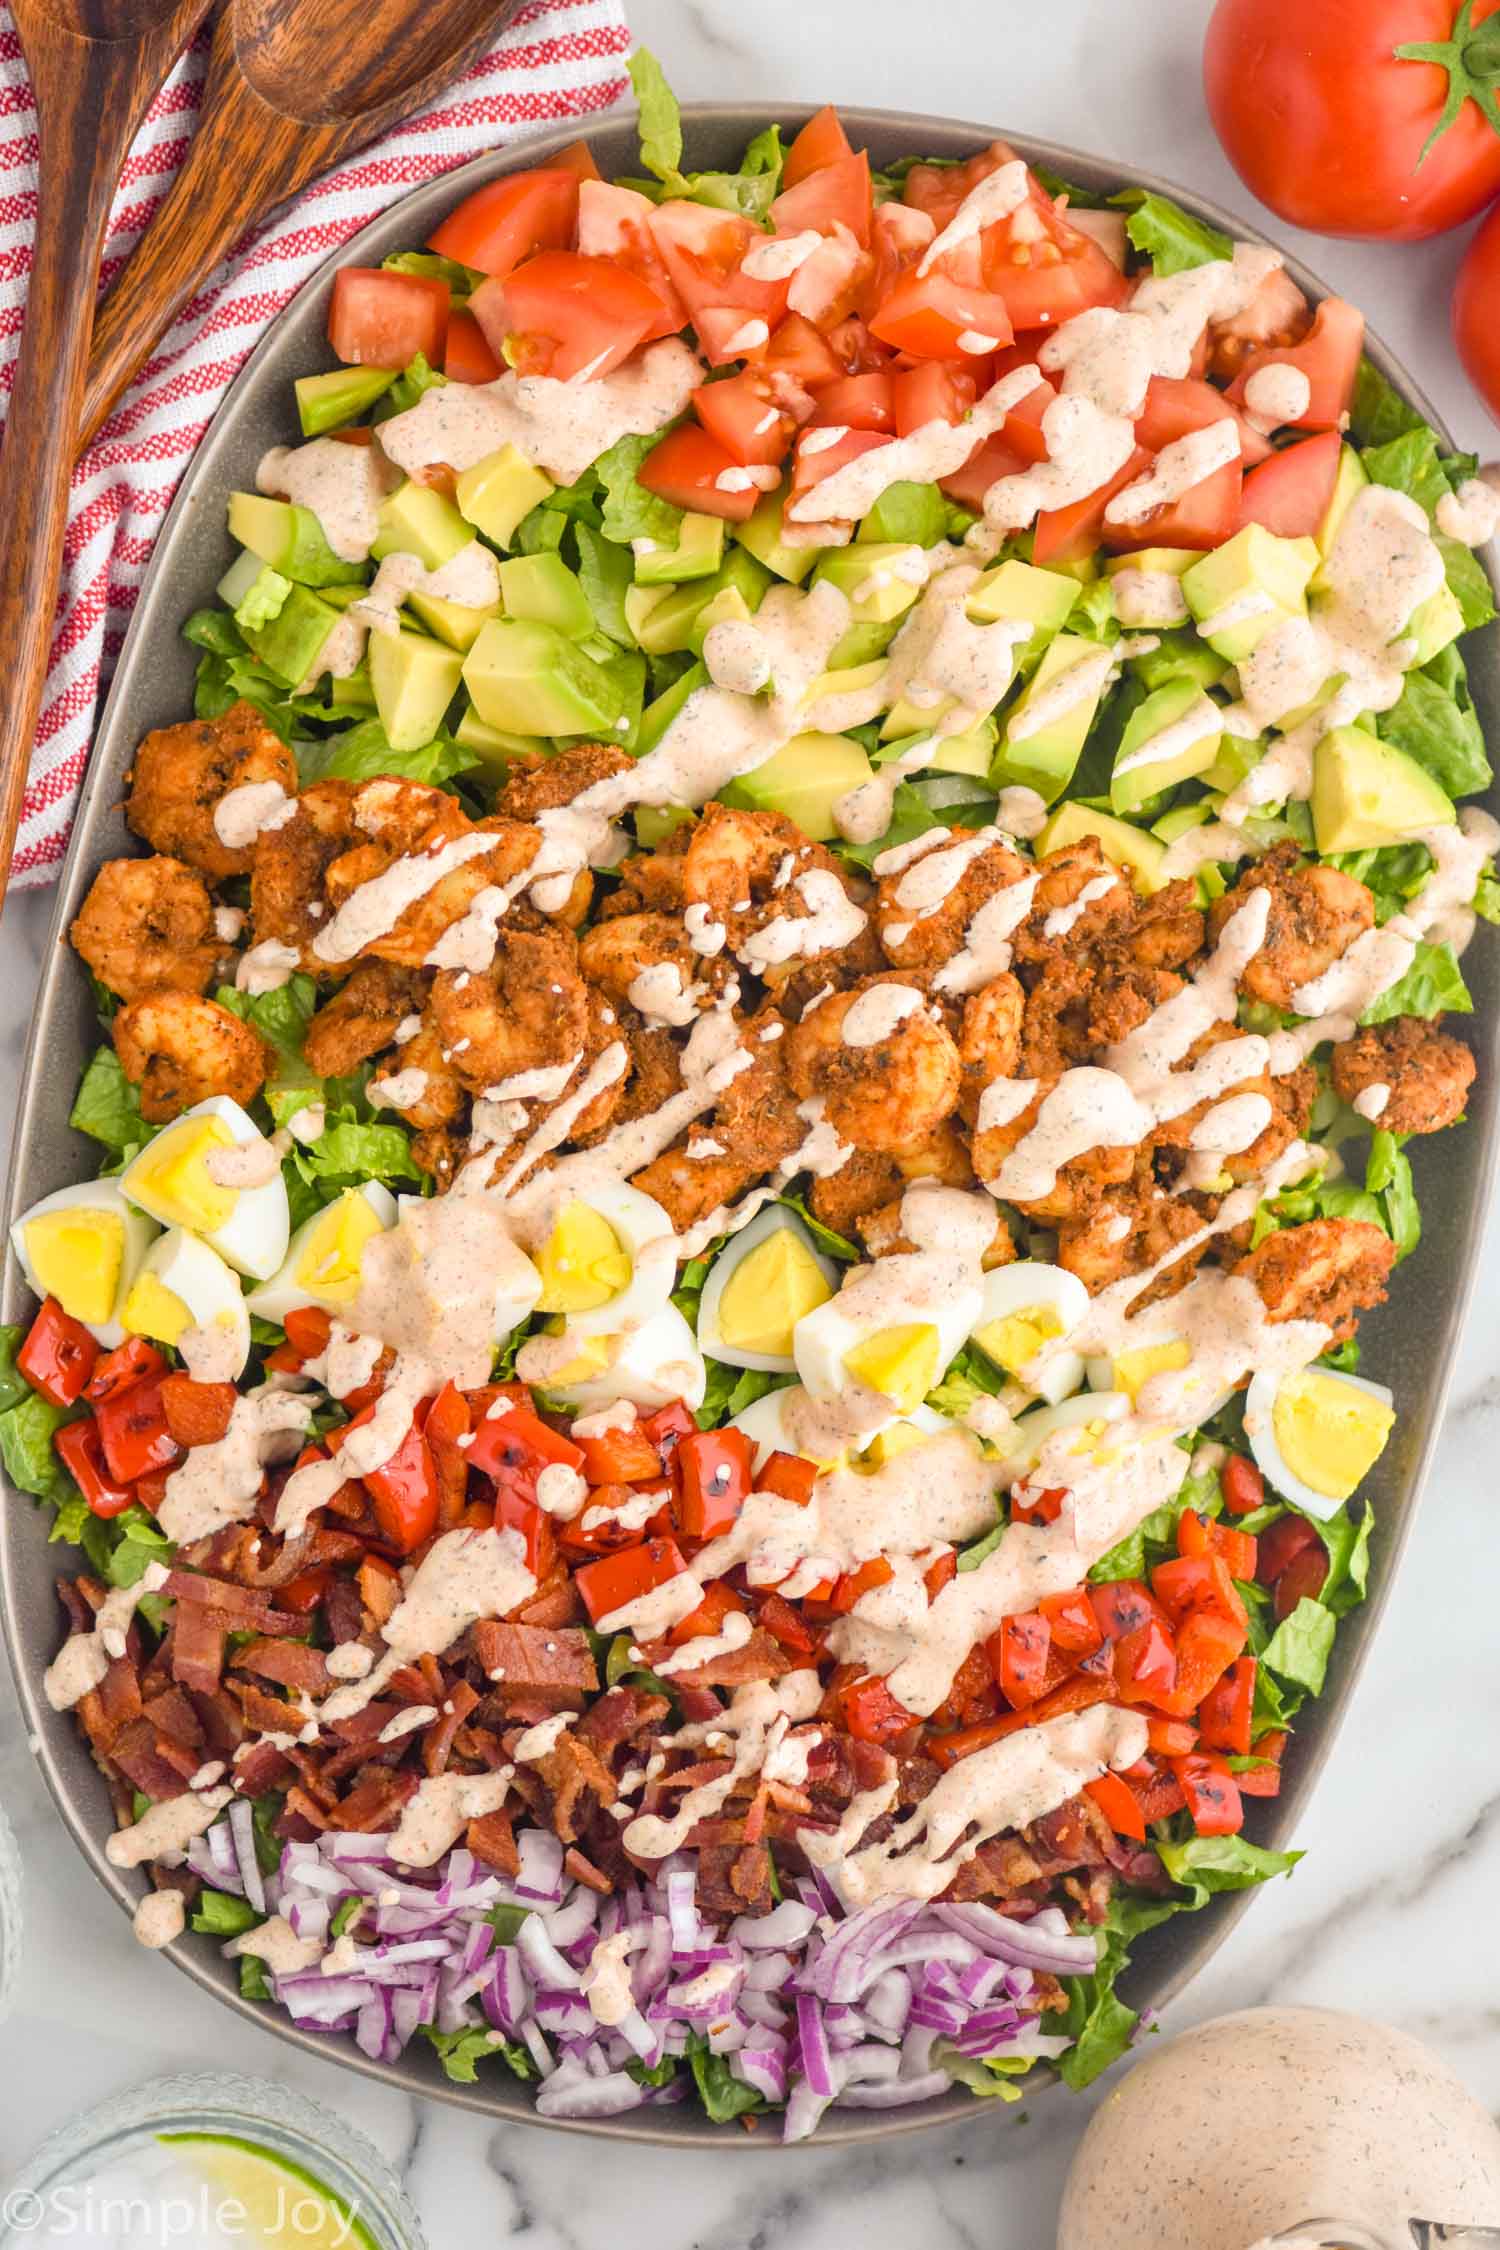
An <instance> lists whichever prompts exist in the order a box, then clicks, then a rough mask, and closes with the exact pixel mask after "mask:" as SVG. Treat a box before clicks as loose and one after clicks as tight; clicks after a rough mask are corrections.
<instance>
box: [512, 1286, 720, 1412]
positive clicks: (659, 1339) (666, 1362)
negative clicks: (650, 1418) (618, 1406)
mask: <svg viewBox="0 0 1500 2250" xmlns="http://www.w3.org/2000/svg"><path fill="white" fill-rule="evenodd" d="M566 1333H567V1337H568V1340H569V1342H570V1344H572V1345H574V1346H576V1354H575V1356H574V1357H573V1358H572V1359H571V1360H567V1361H565V1362H564V1364H563V1365H562V1366H561V1367H551V1366H549V1368H548V1371H547V1375H546V1380H545V1388H546V1390H547V1391H548V1393H549V1394H551V1395H555V1396H557V1397H559V1398H562V1399H565V1400H566V1401H567V1402H568V1404H569V1405H570V1406H581V1407H590V1406H610V1405H612V1404H613V1403H614V1401H615V1400H616V1399H621V1398H627V1399H629V1400H630V1401H631V1402H632V1404H633V1405H636V1406H640V1407H644V1408H646V1410H647V1411H648V1412H649V1411H650V1410H652V1409H653V1408H655V1407H658V1406H668V1405H670V1404H671V1402H672V1400H673V1399H676V1398H680V1399H682V1400H683V1401H684V1402H685V1404H686V1405H687V1406H688V1407H689V1408H697V1407H699V1406H701V1405H702V1404H703V1393H704V1390H705V1389H706V1387H707V1382H708V1371H707V1369H706V1368H705V1367H704V1364H703V1354H702V1353H701V1352H700V1351H699V1349H698V1346H697V1343H696V1341H695V1340H694V1336H693V1331H692V1329H691V1328H690V1327H689V1326H688V1324H687V1322H686V1320H685V1319H684V1318H683V1316H682V1314H681V1313H680V1312H679V1311H678V1310H677V1307H676V1306H675V1305H672V1304H667V1305H663V1306H662V1307H661V1309H660V1311H658V1312H654V1313H653V1314H652V1315H651V1317H650V1319H649V1320H646V1321H643V1322H642V1323H641V1325H640V1327H639V1328H630V1329H627V1330H626V1331H625V1333H624V1334H623V1335H619V1336H606V1335H601V1334H598V1333H590V1334H588V1335H579V1334H578V1333H577V1331H576V1330H575V1329H573V1328H572V1327H569V1329H568V1330H567V1331H566ZM523 1365H524V1360H523Z"/></svg>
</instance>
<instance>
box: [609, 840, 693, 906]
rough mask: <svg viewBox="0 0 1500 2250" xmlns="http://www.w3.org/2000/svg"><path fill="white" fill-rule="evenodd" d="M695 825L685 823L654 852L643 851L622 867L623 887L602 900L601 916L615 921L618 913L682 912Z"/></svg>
mask: <svg viewBox="0 0 1500 2250" xmlns="http://www.w3.org/2000/svg"><path fill="white" fill-rule="evenodd" d="M692 833H693V831H692V827H691V825H690V824H688V823H687V822H684V823H683V824H682V825H681V826H680V827H678V828H674V829H673V830H672V832H671V834H670V835H668V836H665V837H664V838H663V839H662V841H661V843H659V844H658V845H657V847H656V850H655V851H654V852H642V853H639V854H637V855H636V856H635V857H634V858H633V859H627V860H626V861H625V862H624V864H623V865H622V866H621V868H620V871H619V874H620V882H619V887H618V889H616V890H613V891H611V892H610V893H609V896H608V897H607V898H604V899H601V901H600V903H599V911H598V919H599V920H600V921H601V922H608V921H611V920H612V919H613V918H614V917H615V916H616V915H617V914H643V913H644V914H680V913H681V912H682V909H683V906H684V905H685V903H686V901H685V900H684V897H683V891H682V870H683V862H684V860H685V858H686V856H687V848H688V843H689V840H690V839H691V836H692Z"/></svg>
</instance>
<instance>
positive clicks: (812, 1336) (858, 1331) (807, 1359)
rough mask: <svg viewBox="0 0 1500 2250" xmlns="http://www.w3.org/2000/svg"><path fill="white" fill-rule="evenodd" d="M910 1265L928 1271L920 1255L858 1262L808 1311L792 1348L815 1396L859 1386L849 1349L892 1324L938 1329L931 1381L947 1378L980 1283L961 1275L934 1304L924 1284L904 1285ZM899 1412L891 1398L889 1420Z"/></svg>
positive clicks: (827, 1396)
mask: <svg viewBox="0 0 1500 2250" xmlns="http://www.w3.org/2000/svg"><path fill="white" fill-rule="evenodd" d="M905 1267H909V1268H910V1269H911V1271H912V1272H914V1273H918V1272H920V1273H922V1274H923V1275H925V1273H926V1271H927V1270H928V1269H927V1262H926V1261H925V1260H921V1261H919V1260H917V1259H915V1258H913V1259H910V1260H908V1259H904V1258H897V1257H893V1258H883V1259H881V1260H879V1261H878V1263H877V1264H876V1265H873V1266H856V1267H855V1268H853V1270H852V1271H851V1272H850V1273H848V1274H847V1275H846V1276H845V1279H844V1285H843V1287H842V1288H841V1289H840V1291H839V1293H838V1295H837V1296H836V1297H830V1298H829V1300H828V1302H827V1303H826V1304H824V1305H819V1306H818V1307H817V1308H816V1310H815V1311H813V1312H810V1313H804V1314H803V1316H802V1318H801V1320H799V1321H798V1323H797V1327H796V1331H795V1334H794V1338H793V1345H792V1349H793V1354H794V1357H795V1361H796V1369H797V1373H798V1375H799V1376H800V1377H801V1379H802V1381H803V1383H804V1384H805V1385H806V1386H807V1389H808V1391H809V1392H810V1394H811V1395H812V1397H814V1398H816V1399H831V1398H837V1397H839V1396H841V1395H842V1394H845V1393H847V1392H850V1391H852V1390H854V1389H855V1388H856V1384H857V1378H856V1377H855V1376H854V1375H853V1374H851V1372H850V1370H849V1369H848V1368H847V1367H846V1366H845V1364H844V1361H845V1358H846V1356H847V1354H848V1353H849V1352H851V1351H854V1350H856V1349H857V1348H858V1347H859V1346H860V1345H861V1344H866V1343H868V1342H869V1341H870V1340H871V1338H872V1337H874V1336H878V1335H881V1334H883V1333H884V1332H885V1331H886V1330H887V1329H891V1328H906V1327H915V1326H918V1325H921V1326H926V1327H931V1328H935V1329H936V1330H937V1340H938V1349H937V1363H936V1366H935V1368H934V1370H933V1376H932V1380H933V1382H934V1384H936V1383H940V1382H941V1381H942V1379H943V1375H944V1372H945V1370H946V1369H947V1367H948V1366H949V1364H950V1362H951V1361H952V1360H953V1359H954V1357H955V1356H956V1354H957V1353H958V1352H960V1351H961V1350H962V1349H963V1346H964V1343H965V1342H966V1340H967V1338H968V1336H969V1334H970V1332H971V1331H972V1329H973V1326H974V1323H975V1320H976V1319H977V1317H978V1314H979V1307H980V1303H981V1301H982V1300H981V1292H980V1290H979V1287H978V1284H977V1282H976V1283H975V1284H974V1285H972V1286H970V1285H969V1284H967V1283H965V1282H961V1281H957V1280H956V1281H955V1284H954V1286H953V1287H951V1288H950V1289H948V1290H947V1291H946V1293H945V1294H944V1295H943V1296H942V1297H941V1298H939V1299H938V1301H937V1302H936V1303H934V1302H933V1301H932V1299H931V1297H930V1295H927V1294H924V1293H923V1290H922V1289H921V1288H920V1287H919V1286H913V1287H912V1288H911V1289H910V1290H904V1289H903V1287H902V1281H903V1274H902V1272H900V1271H898V1269H899V1268H905ZM877 1395H879V1394H877ZM899 1413H900V1409H899V1407H898V1405H897V1404H896V1402H895V1401H892V1405H891V1412H890V1415H889V1417H888V1419H889V1420H891V1421H895V1420H896V1419H898V1418H899ZM877 1426H878V1425H877ZM865 1434H866V1437H867V1438H869V1437H873V1436H874V1435H875V1434H876V1428H875V1427H871V1428H869V1429H868V1430H867V1431H866V1433H865Z"/></svg>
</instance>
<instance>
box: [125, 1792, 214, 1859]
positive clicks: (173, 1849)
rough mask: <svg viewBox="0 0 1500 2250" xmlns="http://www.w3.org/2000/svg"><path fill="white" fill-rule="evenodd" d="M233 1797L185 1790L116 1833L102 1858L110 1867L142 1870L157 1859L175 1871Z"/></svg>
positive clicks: (166, 1798)
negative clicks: (191, 1846) (190, 1847)
mask: <svg viewBox="0 0 1500 2250" xmlns="http://www.w3.org/2000/svg"><path fill="white" fill-rule="evenodd" d="M233 1794H234V1792H233V1790H231V1789H224V1788H219V1789H202V1790H199V1789H189V1790H186V1791H185V1792H184V1793H183V1795H182V1796H180V1797H164V1798H163V1799H162V1800H161V1802H160V1804H156V1805H152V1806H150V1807H149V1808H148V1810H147V1811H145V1812H143V1813H142V1815H141V1817H140V1819H139V1820H137V1821H133V1822H132V1823H131V1824H130V1826H129V1827H126V1828H118V1829H116V1831H115V1833H114V1835H113V1836H110V1837H108V1838H107V1839H106V1841H105V1846H104V1856H105V1858H106V1859H107V1860H108V1861H109V1864H110V1866H111V1867H144V1866H145V1865H146V1864H147V1862H148V1861H150V1860H153V1859H159V1860H161V1861H162V1863H163V1864H164V1865H165V1866H168V1867H175V1866H176V1865H177V1864H178V1862H179V1861H180V1860H181V1858H182V1856H183V1853H184V1852H185V1851H186V1850H187V1848H188V1845H189V1844H190V1843H191V1842H192V1841H193V1838H194V1837H195V1836H204V1835H206V1834H207V1833H208V1831H209V1829H210V1828H212V1826H213V1824H214V1822H215V1821H216V1820H217V1819H218V1817H219V1814H220V1813H221V1812H222V1811H223V1810H224V1807H225V1806H226V1805H227V1804H228V1802H229V1800H230V1798H231V1796H232V1795H233Z"/></svg>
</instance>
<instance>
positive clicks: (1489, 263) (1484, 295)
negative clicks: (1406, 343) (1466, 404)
mask: <svg viewBox="0 0 1500 2250" xmlns="http://www.w3.org/2000/svg"><path fill="white" fill-rule="evenodd" d="M1453 340H1454V342H1455V343H1456V344H1457V346H1458V356H1459V358H1460V359H1461V360H1462V361H1463V363H1464V366H1465V368H1466V369H1467V371H1468V377H1469V381H1470V382H1471V383H1472V384H1473V386H1474V388H1475V390H1476V391H1478V393H1479V395H1480V397H1481V398H1482V399H1483V400H1484V403H1485V405H1486V406H1487V407H1488V408H1489V410H1490V412H1491V414H1493V416H1494V417H1495V420H1496V421H1497V422H1500V205H1497V206H1496V208H1495V209H1494V210H1493V211H1492V212H1491V213H1490V215H1489V217H1488V218H1487V219H1486V220H1485V222H1484V225H1483V226H1482V227H1481V228H1480V230H1479V232H1478V233H1477V234H1476V235H1475V237H1474V239H1473V241H1472V242H1471V243H1470V244H1469V247H1468V249H1467V250H1466V251H1465V253H1464V262H1463V264H1462V265H1461V266H1460V267H1459V269H1458V282H1457V286H1456V287H1455V289H1454V291H1453Z"/></svg>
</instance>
